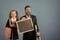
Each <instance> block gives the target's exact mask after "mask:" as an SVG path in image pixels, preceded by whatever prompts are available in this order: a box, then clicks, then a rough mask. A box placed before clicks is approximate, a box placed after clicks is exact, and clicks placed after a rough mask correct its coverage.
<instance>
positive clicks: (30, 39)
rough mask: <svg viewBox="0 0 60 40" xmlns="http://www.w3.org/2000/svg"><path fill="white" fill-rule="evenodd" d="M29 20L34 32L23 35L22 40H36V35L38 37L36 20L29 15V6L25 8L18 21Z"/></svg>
mask: <svg viewBox="0 0 60 40" xmlns="http://www.w3.org/2000/svg"><path fill="white" fill-rule="evenodd" d="M28 18H31V19H32V22H33V27H34V30H33V31H30V32H27V33H24V34H23V40H36V35H37V36H40V33H39V29H38V25H37V19H36V16H35V15H31V7H30V6H29V5H27V6H25V15H24V16H22V17H21V18H20V20H25V19H28Z"/></svg>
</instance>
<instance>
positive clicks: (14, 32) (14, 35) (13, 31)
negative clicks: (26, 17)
mask: <svg viewBox="0 0 60 40" xmlns="http://www.w3.org/2000/svg"><path fill="white" fill-rule="evenodd" d="M16 21H18V19H17V20H16ZM5 27H8V28H11V37H10V39H18V38H19V37H18V32H17V26H14V27H10V24H9V19H8V21H7V23H6V26H5Z"/></svg>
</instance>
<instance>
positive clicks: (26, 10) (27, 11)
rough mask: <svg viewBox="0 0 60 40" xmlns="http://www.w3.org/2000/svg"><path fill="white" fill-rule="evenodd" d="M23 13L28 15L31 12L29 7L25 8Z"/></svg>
mask: <svg viewBox="0 0 60 40" xmlns="http://www.w3.org/2000/svg"><path fill="white" fill-rule="evenodd" d="M25 13H26V15H30V14H31V8H30V7H28V8H26V9H25Z"/></svg>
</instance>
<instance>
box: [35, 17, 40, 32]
mask: <svg viewBox="0 0 60 40" xmlns="http://www.w3.org/2000/svg"><path fill="white" fill-rule="evenodd" d="M35 25H37V26H36V27H37V31H38V32H39V28H38V24H37V18H36V16H35Z"/></svg>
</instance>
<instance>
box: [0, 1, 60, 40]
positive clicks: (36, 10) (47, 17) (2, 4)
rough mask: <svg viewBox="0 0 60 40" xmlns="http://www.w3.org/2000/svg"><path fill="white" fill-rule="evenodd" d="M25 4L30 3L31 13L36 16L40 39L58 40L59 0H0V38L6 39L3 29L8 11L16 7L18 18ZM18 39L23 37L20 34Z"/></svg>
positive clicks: (59, 28)
mask: <svg viewBox="0 0 60 40" xmlns="http://www.w3.org/2000/svg"><path fill="white" fill-rule="evenodd" d="M26 5H30V6H31V8H32V14H34V15H36V16H37V22H38V26H39V29H40V32H41V38H42V40H60V10H59V9H60V1H59V0H0V40H6V38H5V36H4V29H5V24H6V21H7V19H8V15H9V11H10V10H12V9H16V10H17V11H18V13H19V18H20V17H21V16H23V15H24V7H25V6H26ZM19 39H20V40H22V39H23V37H22V35H20V34H19Z"/></svg>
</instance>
